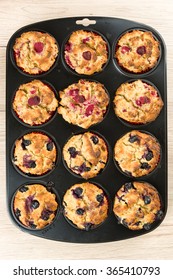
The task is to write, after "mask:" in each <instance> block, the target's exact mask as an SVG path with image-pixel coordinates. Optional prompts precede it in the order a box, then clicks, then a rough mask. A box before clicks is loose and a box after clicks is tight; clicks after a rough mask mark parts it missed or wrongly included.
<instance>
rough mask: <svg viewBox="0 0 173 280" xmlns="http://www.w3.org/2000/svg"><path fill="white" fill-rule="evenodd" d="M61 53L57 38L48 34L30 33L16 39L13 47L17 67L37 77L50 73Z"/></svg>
mask: <svg viewBox="0 0 173 280" xmlns="http://www.w3.org/2000/svg"><path fill="white" fill-rule="evenodd" d="M58 53H59V47H58V44H57V42H56V40H55V38H54V37H53V36H52V35H50V34H48V33H47V32H40V31H28V32H24V33H22V34H21V35H20V37H18V38H16V40H15V43H14V46H13V58H14V62H15V65H16V66H17V68H19V69H20V70H21V71H22V72H23V73H27V74H31V75H37V74H42V73H45V72H47V71H49V70H50V69H51V68H52V66H53V65H54V63H55V61H56V58H57V56H58Z"/></svg>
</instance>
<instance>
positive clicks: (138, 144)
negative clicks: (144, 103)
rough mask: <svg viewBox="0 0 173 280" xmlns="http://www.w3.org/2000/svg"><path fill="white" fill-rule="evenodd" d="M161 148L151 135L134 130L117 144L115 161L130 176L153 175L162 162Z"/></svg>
mask: <svg viewBox="0 0 173 280" xmlns="http://www.w3.org/2000/svg"><path fill="white" fill-rule="evenodd" d="M160 155H161V147H160V144H159V142H158V141H157V139H156V138H155V137H154V136H152V135H151V134H148V133H144V132H141V131H138V130H133V131H130V132H128V133H126V134H125V135H124V136H122V137H121V138H120V139H119V140H118V141H117V142H116V144H115V147H114V159H115V160H116V163H117V164H118V166H119V168H120V169H121V170H122V171H123V172H124V173H125V174H126V175H128V176H133V177H140V176H144V175H148V174H149V173H151V172H152V171H153V170H154V169H155V168H156V167H157V165H158V163H159V161H160Z"/></svg>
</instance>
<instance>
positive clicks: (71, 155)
mask: <svg viewBox="0 0 173 280" xmlns="http://www.w3.org/2000/svg"><path fill="white" fill-rule="evenodd" d="M63 159H64V162H65V166H67V167H68V169H69V170H70V171H71V172H73V174H76V175H79V176H81V177H83V178H84V179H89V178H93V177H95V176H97V175H98V174H99V173H100V172H101V171H102V170H103V169H104V168H105V166H106V163H107V161H108V146H107V143H106V142H105V140H103V138H102V137H101V136H99V135H98V134H96V133H94V132H85V133H82V134H76V135H74V136H72V137H71V138H70V139H69V140H68V141H67V143H66V144H65V145H64V147H63Z"/></svg>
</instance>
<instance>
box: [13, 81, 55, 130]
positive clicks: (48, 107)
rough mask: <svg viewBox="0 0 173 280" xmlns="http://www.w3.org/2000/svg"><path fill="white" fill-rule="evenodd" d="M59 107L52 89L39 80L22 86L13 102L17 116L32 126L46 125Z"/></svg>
mask: <svg viewBox="0 0 173 280" xmlns="http://www.w3.org/2000/svg"><path fill="white" fill-rule="evenodd" d="M57 106H58V101H57V99H56V97H55V93H54V91H53V90H52V88H51V87H50V86H49V85H47V84H45V83H43V82H41V81H39V80H33V81H31V82H29V83H26V84H22V85H20V87H19V88H18V90H17V91H16V93H15V97H14V100H13V110H14V112H15V113H16V115H17V116H18V117H19V119H20V120H21V121H23V122H24V123H26V124H29V125H31V126H34V125H41V124H44V123H46V122H47V121H48V120H49V119H50V118H51V117H52V116H53V115H54V113H55V112H56V109H57Z"/></svg>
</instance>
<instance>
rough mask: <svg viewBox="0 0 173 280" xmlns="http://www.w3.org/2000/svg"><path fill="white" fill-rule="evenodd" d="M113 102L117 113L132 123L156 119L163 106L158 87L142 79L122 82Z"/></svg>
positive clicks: (143, 122)
mask: <svg viewBox="0 0 173 280" xmlns="http://www.w3.org/2000/svg"><path fill="white" fill-rule="evenodd" d="M113 102H114V110H115V114H116V115H117V116H118V117H120V118H121V119H123V120H125V121H127V122H129V123H131V124H146V123H149V122H152V121H154V120H155V119H156V118H157V116H158V115H159V114H160V111H161V109H162V107H163V101H162V98H161V96H160V94H159V93H158V91H157V89H156V88H155V87H154V86H152V85H150V84H148V83H146V82H144V81H142V80H136V81H133V82H127V83H123V84H121V86H120V87H119V88H118V89H117V91H116V93H115V98H114V101H113Z"/></svg>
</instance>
